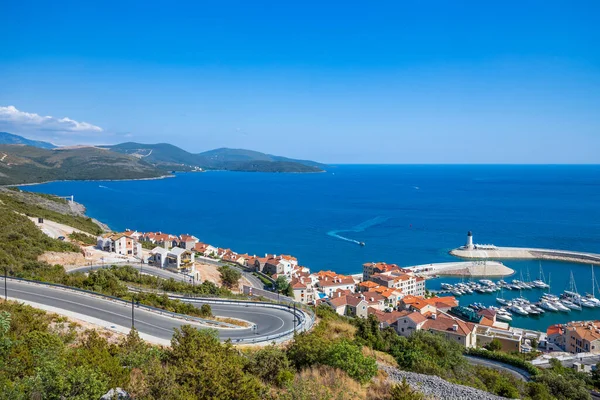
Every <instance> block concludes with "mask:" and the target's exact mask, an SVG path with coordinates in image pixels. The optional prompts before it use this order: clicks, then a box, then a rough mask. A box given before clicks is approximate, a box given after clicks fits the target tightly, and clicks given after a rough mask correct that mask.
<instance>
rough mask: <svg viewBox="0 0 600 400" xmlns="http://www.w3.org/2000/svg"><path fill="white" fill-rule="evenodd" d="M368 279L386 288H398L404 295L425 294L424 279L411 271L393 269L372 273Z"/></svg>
mask: <svg viewBox="0 0 600 400" xmlns="http://www.w3.org/2000/svg"><path fill="white" fill-rule="evenodd" d="M370 280H371V281H373V282H375V283H377V284H379V285H381V286H385V287H387V288H393V289H400V290H401V291H402V293H404V294H405V295H408V294H412V295H415V296H423V295H425V281H424V280H423V278H421V277H417V276H415V275H414V274H413V273H412V272H404V270H400V269H394V270H392V271H389V272H382V273H376V274H373V275H372V276H371V279H370Z"/></svg>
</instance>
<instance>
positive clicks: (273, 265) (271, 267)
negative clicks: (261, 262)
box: [263, 257, 292, 277]
mask: <svg viewBox="0 0 600 400" xmlns="http://www.w3.org/2000/svg"><path fill="white" fill-rule="evenodd" d="M263 272H264V273H265V274H268V275H273V274H277V275H286V276H288V277H291V276H292V263H291V262H290V261H289V260H285V259H283V258H281V257H271V258H269V259H268V260H267V262H266V263H265V266H264V268H263Z"/></svg>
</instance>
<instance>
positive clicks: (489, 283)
mask: <svg viewBox="0 0 600 400" xmlns="http://www.w3.org/2000/svg"><path fill="white" fill-rule="evenodd" d="M479 283H481V284H482V285H485V286H492V285H493V284H494V282H492V281H490V280H489V279H480V280H479Z"/></svg>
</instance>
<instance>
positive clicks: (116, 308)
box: [0, 279, 294, 342]
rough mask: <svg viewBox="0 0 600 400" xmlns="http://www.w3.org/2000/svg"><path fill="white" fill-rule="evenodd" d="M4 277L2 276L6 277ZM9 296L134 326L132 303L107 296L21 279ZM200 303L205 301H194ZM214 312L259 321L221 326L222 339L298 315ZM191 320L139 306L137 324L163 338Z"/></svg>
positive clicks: (280, 325)
mask: <svg viewBox="0 0 600 400" xmlns="http://www.w3.org/2000/svg"><path fill="white" fill-rule="evenodd" d="M3 280H4V279H1V280H0V282H1V281H3ZM0 296H2V297H3V296H4V282H1V284H0ZM8 296H9V297H11V298H14V299H19V300H27V301H31V302H35V303H41V304H44V305H47V306H52V307H56V308H59V309H62V310H67V311H70V312H75V313H79V314H84V315H87V316H90V317H93V318H97V319H100V320H102V321H106V322H107V326H110V325H120V326H124V327H129V326H131V306H130V305H128V304H123V303H120V302H119V303H117V302H113V301H109V300H106V299H102V298H98V297H94V296H90V295H87V294H82V293H78V292H72V291H68V290H63V289H58V288H54V287H49V286H44V285H34V284H28V283H24V282H19V281H13V280H11V279H9V280H8ZM194 304H195V305H197V306H198V307H200V305H201V304H202V303H194ZM211 308H212V310H213V314H215V315H217V316H223V317H232V318H240V319H243V320H246V321H248V322H251V323H253V324H256V325H257V327H258V328H257V331H255V330H253V329H252V328H244V329H218V332H219V337H220V338H221V339H222V340H226V339H231V340H232V341H234V342H235V341H237V340H238V339H251V338H260V337H264V336H270V335H276V334H279V333H282V332H285V331H287V330H290V329H292V328H293V325H294V316H293V314H292V313H290V312H287V311H286V310H282V309H274V308H263V307H258V306H254V305H251V306H239V305H216V304H211ZM185 324H189V322H186V321H184V320H178V319H175V318H170V317H166V316H162V315H160V314H156V313H154V312H150V311H146V310H144V309H143V308H136V309H135V327H136V329H137V330H138V331H140V332H142V333H145V334H148V335H152V336H155V337H158V338H161V339H167V340H170V339H171V337H172V335H173V329H174V328H178V327H180V326H182V325H185Z"/></svg>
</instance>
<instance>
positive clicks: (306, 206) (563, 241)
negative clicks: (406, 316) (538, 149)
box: [23, 165, 600, 329]
mask: <svg viewBox="0 0 600 400" xmlns="http://www.w3.org/2000/svg"><path fill="white" fill-rule="evenodd" d="M23 189H24V190H30V191H37V192H43V193H53V194H58V195H64V196H66V195H74V196H75V200H76V201H78V202H81V203H83V204H84V205H85V206H86V207H87V209H88V214H89V215H90V216H92V217H94V218H97V219H99V220H101V221H103V222H105V223H107V224H108V225H109V226H110V227H111V228H112V229H114V230H124V229H126V228H128V229H136V230H138V231H163V232H169V233H174V234H180V233H190V234H193V235H196V236H197V237H198V238H200V240H202V241H204V242H207V243H211V244H213V245H216V246H219V247H228V248H231V249H233V250H235V251H237V252H240V253H249V254H256V255H260V254H264V253H267V252H269V253H276V254H280V253H284V254H292V255H294V256H296V257H298V259H299V261H300V263H301V264H303V265H306V266H307V267H309V268H311V269H312V270H313V271H317V270H320V269H332V270H335V271H337V272H340V273H346V274H350V273H360V272H361V269H362V267H361V266H362V264H363V263H364V262H369V261H386V262H389V263H396V264H399V265H402V266H409V265H417V264H425V263H433V262H444V261H452V260H455V259H454V257H452V256H450V255H448V251H449V250H451V249H452V248H454V247H458V246H460V245H462V244H463V243H464V242H465V239H466V233H467V231H469V230H471V231H473V235H474V242H475V243H486V244H495V245H498V246H523V247H543V248H554V249H566V250H578V251H587V252H595V253H600V166H597V165H596V166H491V165H476V166H465V165H338V166H332V167H330V168H329V169H328V171H327V172H325V173H320V174H268V173H243V172H206V173H182V174H177V175H176V176H175V177H174V178H167V179H160V180H147V181H120V182H119V181H106V182H104V181H103V182H90V181H85V182H79V181H78V182H53V183H48V184H41V185H35V186H27V187H23ZM357 242H365V244H366V245H365V246H364V247H362V246H359V245H358V244H357ZM505 264H507V265H508V266H509V267H511V268H513V269H515V270H516V271H517V276H516V277H515V278H517V279H519V275H520V274H521V273H523V275H524V276H526V274H527V272H529V273H530V275H531V278H532V279H534V278H537V276H538V271H539V263H538V262H537V261H506V262H505ZM542 267H543V269H544V274H545V275H546V278H548V276H550V277H551V284H552V290H551V291H552V292H553V293H560V292H562V291H563V290H564V289H565V288H566V286H567V284H568V280H569V275H570V271H573V273H574V275H575V279H576V283H577V288H578V290H579V292H581V293H583V292H586V291H590V292H591V290H592V281H591V267H590V266H588V265H580V264H568V263H558V262H543V263H542ZM597 272H598V275H600V268H598V271H597ZM599 278H600V277H599ZM511 279H512V278H511ZM442 281H445V282H452V281H456V279H454V280H453V279H447V278H442V279H436V280H431V281H428V285H427V286H428V287H429V288H432V289H439V285H440V283H441V282H442ZM597 294H598V297H600V293H597ZM504 295H505V297H507V298H509V297H511V296H518V295H519V294H518V293H516V292H514V291H513V292H505V293H504ZM540 295H541V292H540V291H539V290H532V291H527V292H525V291H524V292H523V296H525V297H530V298H532V299H537V298H538V297H539V296H540ZM495 297H496V294H493V295H492V294H489V295H482V294H478V295H470V296H463V297H462V298H460V301H461V304H463V305H468V304H469V303H471V302H474V301H478V302H486V303H488V304H493V303H495ZM546 314H548V313H546ZM591 318H598V319H600V308H599V309H594V310H584V311H581V312H577V311H573V312H571V313H570V314H556V313H555V314H552V315H545V316H543V317H539V318H532V317H517V318H515V320H514V325H515V326H521V327H526V328H535V329H545V328H546V326H547V325H549V324H552V323H556V322H565V321H568V320H571V319H576V320H579V319H591Z"/></svg>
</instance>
